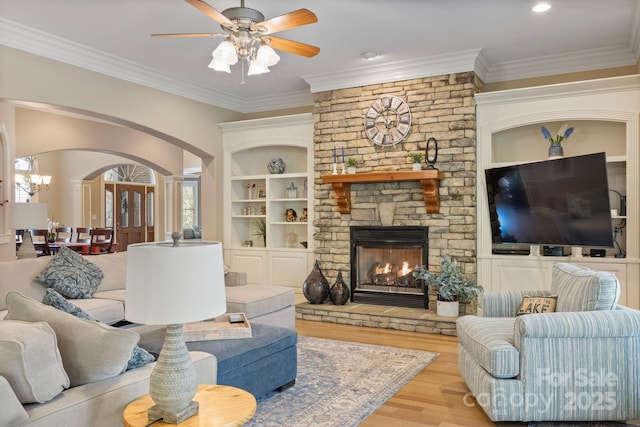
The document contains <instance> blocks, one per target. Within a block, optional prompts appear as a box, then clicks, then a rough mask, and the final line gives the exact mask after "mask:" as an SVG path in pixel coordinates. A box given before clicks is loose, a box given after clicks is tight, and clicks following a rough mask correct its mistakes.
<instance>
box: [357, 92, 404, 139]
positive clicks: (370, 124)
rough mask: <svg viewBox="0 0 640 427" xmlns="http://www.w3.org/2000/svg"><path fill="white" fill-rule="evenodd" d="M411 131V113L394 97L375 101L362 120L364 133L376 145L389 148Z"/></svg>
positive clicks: (401, 101)
mask: <svg viewBox="0 0 640 427" xmlns="http://www.w3.org/2000/svg"><path fill="white" fill-rule="evenodd" d="M409 131H411V111H410V110H409V106H408V105H407V103H406V102H404V101H403V100H402V99H400V98H398V97H396V96H387V97H383V98H380V99H378V100H376V101H375V102H374V103H373V104H371V107H369V109H368V110H367V114H366V116H365V118H364V132H365V133H366V134H367V137H368V138H369V139H370V140H371V141H372V142H373V143H374V144H376V145H380V146H389V145H395V144H397V143H399V142H402V141H403V140H404V139H405V138H406V137H407V135H409Z"/></svg>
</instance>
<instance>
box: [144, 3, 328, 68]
mask: <svg viewBox="0 0 640 427" xmlns="http://www.w3.org/2000/svg"><path fill="white" fill-rule="evenodd" d="M185 1H186V2H187V3H189V4H191V5H192V6H194V7H195V8H197V9H198V10H200V11H201V12H202V13H204V14H205V15H207V16H208V17H210V18H211V19H213V20H214V21H216V22H217V23H219V24H220V26H221V27H222V29H223V30H224V31H225V32H224V33H174V34H152V35H151V36H152V37H225V38H226V39H225V41H223V42H222V43H220V45H219V46H218V47H217V48H216V49H215V50H214V51H213V60H212V61H211V63H210V64H209V67H210V68H213V69H214V70H217V71H226V72H228V73H229V72H231V70H230V66H231V65H234V64H235V63H236V62H237V61H238V59H244V60H246V61H247V62H248V63H249V72H248V74H249V75H252V74H261V73H266V72H269V68H268V67H270V66H272V65H275V64H276V63H277V62H278V61H279V60H280V57H279V56H278V55H277V54H276V53H275V51H274V50H273V49H278V50H283V51H285V52H289V53H293V54H296V55H301V56H305V57H307V58H311V57H314V56H315V55H317V54H318V53H319V52H320V48H319V47H316V46H311V45H308V44H305V43H301V42H297V41H292V40H287V39H283V38H281V37H275V36H273V35H272V34H273V33H278V32H280V31H285V30H290V29H292V28H296V27H300V26H303V25H307V24H313V23H314V22H318V17H317V16H316V15H315V14H314V13H313V12H311V11H309V10H307V9H298V10H295V11H293V12H289V13H286V14H284V15H280V16H277V17H275V18H271V19H268V20H266V21H265V19H264V15H263V14H262V13H261V12H260V11H258V10H255V9H251V8H248V7H245V6H244V0H240V7H231V8H229V9H225V10H223V11H222V12H218V11H217V10H216V9H214V8H213V7H211V6H210V5H209V4H207V3H205V2H204V1H202V0H185Z"/></svg>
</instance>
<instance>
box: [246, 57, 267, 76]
mask: <svg viewBox="0 0 640 427" xmlns="http://www.w3.org/2000/svg"><path fill="white" fill-rule="evenodd" d="M269 71H270V70H269V67H267V66H266V65H262V64H260V63H259V62H258V61H257V60H252V61H249V71H247V75H248V76H257V75H258V74H264V73H268V72H269Z"/></svg>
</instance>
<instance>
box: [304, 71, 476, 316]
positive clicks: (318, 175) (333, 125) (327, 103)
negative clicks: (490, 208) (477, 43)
mask: <svg viewBox="0 0 640 427" xmlns="http://www.w3.org/2000/svg"><path fill="white" fill-rule="evenodd" d="M478 84H479V83H478V82H477V81H476V77H475V75H474V73H473V72H462V73H455V74H446V75H441V76H434V77H425V78H421V79H413V80H405V81H397V82H391V83H383V84H374V85H369V86H362V87H356V88H347V89H338V90H333V91H327V92H319V93H315V94H314V121H315V125H314V195H315V201H314V227H315V231H314V243H315V245H314V255H315V258H316V259H317V260H318V262H319V264H320V267H321V269H322V271H323V273H324V275H325V276H326V277H327V279H328V280H329V282H330V284H333V283H334V282H335V280H336V277H337V275H338V272H342V276H343V279H344V281H345V283H351V284H354V283H357V282H358V280H359V279H358V277H357V275H358V274H360V273H358V272H356V271H355V269H354V268H353V265H352V262H353V261H352V254H351V251H352V248H351V244H350V241H351V230H352V229H353V228H356V227H391V228H396V227H422V228H425V229H428V238H426V240H425V242H426V244H425V246H424V248H423V256H424V262H422V263H421V262H417V263H415V264H413V265H410V266H411V267H415V265H416V264H424V265H428V266H429V268H430V270H432V271H437V270H438V269H439V266H440V258H441V257H442V256H445V255H450V256H453V257H455V258H456V259H457V260H458V262H459V264H460V266H461V267H462V269H463V271H464V273H465V274H466V275H468V276H469V277H475V276H476V194H475V191H476V116H475V104H474V95H475V93H476V90H477V88H478ZM381 96H398V97H400V98H402V99H404V100H405V101H406V102H407V104H408V105H409V107H410V108H411V115H412V118H411V120H412V130H411V133H410V134H409V136H408V138H407V139H406V140H405V141H404V142H402V143H400V144H396V145H394V146H390V147H380V146H377V145H374V144H372V143H371V141H369V140H368V138H367V136H366V134H365V133H364V126H363V117H364V115H365V113H366V111H367V109H368V108H369V106H370V105H371V103H372V102H374V101H375V100H376V99H378V98H380V97H381ZM431 137H433V138H435V139H436V140H437V142H438V148H439V151H438V158H437V163H436V164H435V167H436V168H438V169H439V170H440V171H441V172H442V173H443V178H442V179H441V180H440V181H439V193H440V194H439V200H440V207H439V211H438V212H433V213H431V212H429V213H428V212H427V209H426V206H425V199H424V197H423V196H424V194H423V192H424V189H423V187H422V186H421V183H420V182H419V181H400V182H370V183H367V182H365V183H355V182H354V183H352V184H351V185H350V207H351V209H350V212H349V213H340V209H339V206H338V203H337V200H336V193H335V191H334V189H333V188H332V185H331V184H328V183H324V182H323V178H322V177H323V176H325V175H327V174H331V173H332V171H333V150H334V147H336V148H337V149H338V150H339V151H341V148H342V147H344V153H345V159H346V158H349V157H352V158H354V159H356V162H357V164H358V166H357V173H362V172H380V171H411V168H412V166H411V162H410V160H409V159H408V156H409V154H410V153H415V152H422V153H424V150H425V146H426V141H427V140H428V139H429V138H431ZM340 167H341V165H339V168H340ZM425 167H426V166H425ZM389 206H392V207H393V209H391V210H389V209H387V208H388V207H389ZM375 262H377V261H374V263H375ZM380 262H381V261H380ZM393 263H396V261H393ZM411 263H413V261H411V262H410V264H411ZM370 267H371V266H369V267H363V268H364V269H365V270H368V269H370ZM354 273H355V274H356V276H355V277H354ZM365 274H367V273H365ZM369 274H371V273H369ZM380 274H382V273H380ZM360 281H361V282H362V281H363V280H362V277H361V278H360ZM365 281H366V280H365ZM382 286H389V285H388V284H386V285H382ZM356 290H358V291H360V290H363V291H364V289H361V288H358V287H356ZM367 296H368V294H367V293H365V292H356V295H355V302H356V303H357V302H358V300H359V299H360V302H364V300H363V298H367ZM394 297H395V295H394ZM420 307H423V301H420Z"/></svg>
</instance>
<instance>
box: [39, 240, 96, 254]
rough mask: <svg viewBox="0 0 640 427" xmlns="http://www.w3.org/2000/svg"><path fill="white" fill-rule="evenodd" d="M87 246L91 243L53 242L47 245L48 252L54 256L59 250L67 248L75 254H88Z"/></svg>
mask: <svg viewBox="0 0 640 427" xmlns="http://www.w3.org/2000/svg"><path fill="white" fill-rule="evenodd" d="M89 246H91V243H89V242H54V243H49V250H50V251H51V252H52V253H54V254H55V253H57V252H58V251H59V250H60V248H62V247H67V248H69V249H72V250H74V251H76V252H80V253H88V252H89Z"/></svg>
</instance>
